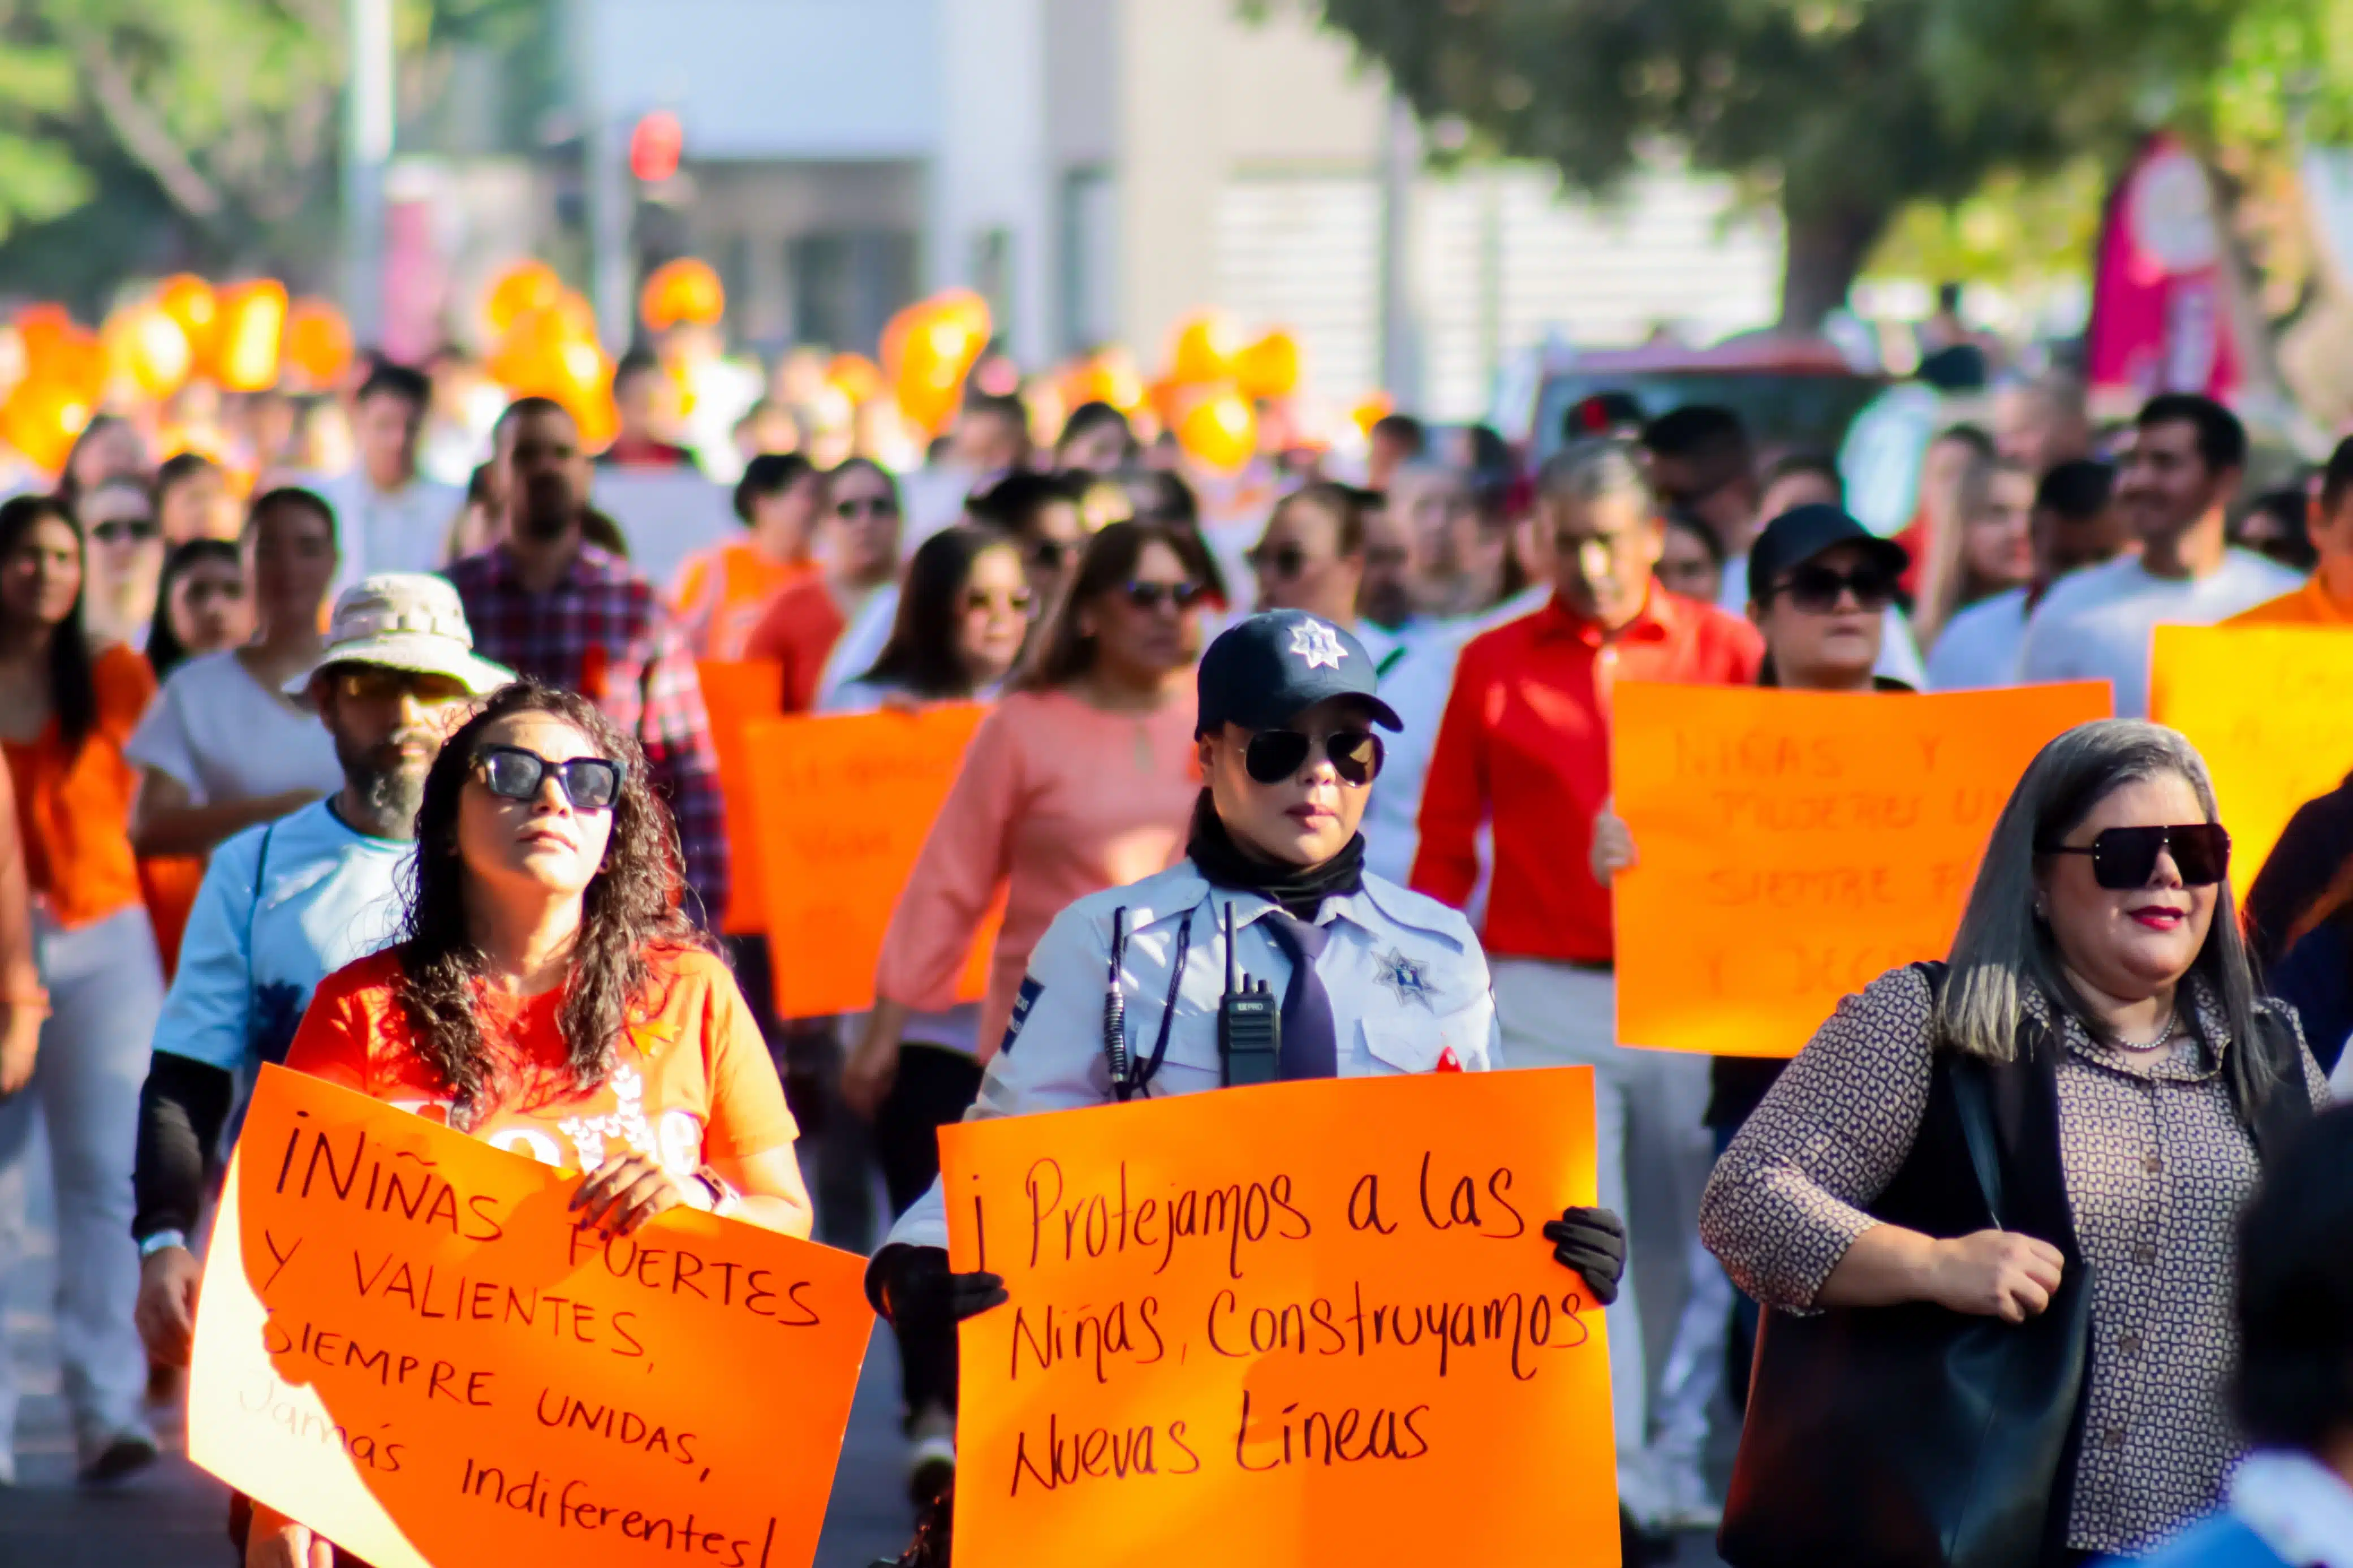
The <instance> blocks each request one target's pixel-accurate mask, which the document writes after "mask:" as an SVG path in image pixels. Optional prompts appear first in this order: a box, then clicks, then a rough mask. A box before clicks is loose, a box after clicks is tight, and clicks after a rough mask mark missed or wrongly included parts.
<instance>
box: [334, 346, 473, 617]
mask: <svg viewBox="0 0 2353 1568" xmlns="http://www.w3.org/2000/svg"><path fill="white" fill-rule="evenodd" d="M432 397H433V385H432V383H430V382H428V381H427V380H426V378H425V375H424V373H423V372H421V371H416V370H412V369H410V368H409V367H408V366H406V365H405V364H394V363H389V362H385V363H379V364H378V365H377V366H376V367H375V369H374V370H373V371H370V372H369V373H368V378H367V380H366V381H364V383H362V384H361V385H360V392H359V396H358V398H357V399H356V400H354V403H353V415H352V436H353V441H354V443H355V444H356V445H357V447H358V448H359V461H357V462H356V463H353V465H352V467H351V468H349V469H348V470H347V471H345V472H343V473H341V474H338V475H336V476H334V477H333V478H332V479H322V480H320V481H318V482H317V484H316V485H315V487H314V488H316V489H317V490H318V491H319V493H320V494H321V495H322V496H323V497H325V498H326V500H327V504H328V505H330V506H332V507H333V508H334V509H335V516H336V518H337V519H338V520H339V521H341V523H342V525H343V569H342V570H341V571H340V572H339V573H338V574H336V577H335V586H336V588H337V589H338V590H339V591H340V590H341V589H343V588H347V587H350V586H351V585H352V584H354V583H357V582H358V581H359V580H360V579H361V578H363V577H365V576H368V575H370V574H375V573H379V572H438V571H439V570H440V569H441V566H442V563H443V559H444V555H445V552H446V550H447V546H448V538H449V524H450V522H451V521H452V520H453V519H455V518H456V517H457V515H458V513H459V510H462V509H463V508H464V506H465V504H466V495H465V492H464V491H463V490H460V489H458V488H457V487H456V486H455V485H445V484H442V483H440V482H438V480H434V479H426V478H425V477H423V476H422V475H421V474H420V473H418V471H417V445H418V437H419V436H420V434H421V433H422V431H423V430H424V427H425V411H426V408H427V405H429V404H430V403H431V401H432Z"/></svg>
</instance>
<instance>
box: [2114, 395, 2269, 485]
mask: <svg viewBox="0 0 2353 1568" xmlns="http://www.w3.org/2000/svg"><path fill="white" fill-rule="evenodd" d="M2175 424H2187V425H2194V426H2197V427H2198V458H2199V460H2200V462H2202V463H2204V464H2205V465H2206V471H2207V472H2208V473H2213V474H2219V473H2221V471H2222V470H2223V469H2225V468H2245V467H2246V466H2247V427H2246V426H2244V425H2242V424H2240V423H2239V416H2237V415H2235V414H2233V413H2232V412H2231V411H2230V410H2229V409H2227V408H2225V407H2223V406H2222V405H2221V404H2219V403H2217V402H2215V401H2214V400H2213V399H2212V398H2211V397H2207V396H2204V395H2200V394H2199V393H2195V392H2160V393H2158V395H2156V396H2155V397H2152V398H2150V399H2149V400H2148V401H2147V403H2144V404H2142V405H2141V406H2140V415H2139V416H2138V417H2137V418H2136V419H2134V421H2133V427H2134V428H2135V429H2137V430H2147V429H2148V428H2149V427H2150V426H2155V425H2175Z"/></svg>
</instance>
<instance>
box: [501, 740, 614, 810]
mask: <svg viewBox="0 0 2353 1568" xmlns="http://www.w3.org/2000/svg"><path fill="white" fill-rule="evenodd" d="M474 765H475V766H476V767H478V768H480V769H481V771H482V784H483V787H485V788H487V789H488V790H489V791H490V792H491V794H492V795H498V796H500V797H501V798H502V799H506V800H536V799H537V798H538V797H539V786H540V784H541V783H542V782H543V780H545V779H546V778H547V776H548V775H549V774H550V773H553V774H554V775H555V783H556V785H557V787H558V788H560V789H562V790H563V791H564V798H565V799H566V800H568V801H570V802H571V803H572V806H573V809H574V810H575V811H606V810H609V809H611V807H612V805H613V803H614V802H615V801H617V800H618V799H619V798H620V797H621V764H620V763H615V762H608V761H607V760H606V759H605V758H603V757H575V758H573V759H572V760H571V761H570V762H568V763H551V762H549V761H548V760H547V759H546V758H545V757H543V756H541V755H540V754H539V753H538V752H527V751H525V750H523V749H522V747H521V746H485V747H483V748H482V749H481V751H480V752H477V753H475V756H474Z"/></svg>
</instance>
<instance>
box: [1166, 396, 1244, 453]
mask: <svg viewBox="0 0 2353 1568" xmlns="http://www.w3.org/2000/svg"><path fill="white" fill-rule="evenodd" d="M1176 444H1177V445H1178V446H1179V447H1183V448H1184V449H1185V452H1186V454H1187V456H1189V457H1190V458H1193V459H1194V460H1195V461H1196V462H1199V463H1205V464H1207V465H1208V466H1209V467H1210V468H1217V469H1220V470H1222V471H1223V472H1226V473H1235V472H1238V471H1240V469H1241V468H1243V467H1245V466H1246V465H1247V464H1248V463H1249V462H1250V458H1252V457H1253V456H1254V455H1255V454H1256V453H1257V451H1258V410H1257V409H1255V408H1253V407H1251V406H1250V399H1249V398H1247V397H1244V396H1243V395H1241V394H1240V393H1239V392H1237V391H1234V390H1233V389H1232V388H1230V387H1229V388H1225V389H1222V390H1219V391H1218V392H1214V393H1212V394H1210V395H1208V396H1207V397H1204V398H1201V399H1199V400H1198V402H1196V403H1195V404H1194V405H1193V406H1192V407H1190V408H1188V409H1187V410H1186V411H1185V414H1184V416H1183V417H1182V418H1180V419H1178V420H1177V421H1176Z"/></svg>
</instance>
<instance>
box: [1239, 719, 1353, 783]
mask: <svg viewBox="0 0 2353 1568" xmlns="http://www.w3.org/2000/svg"><path fill="white" fill-rule="evenodd" d="M1314 749H1315V742H1314V741H1313V740H1311V739H1309V738H1308V737H1307V736H1305V735H1303V734H1301V733H1300V732H1299V731H1296V730H1261V731H1259V732H1258V733H1257V734H1255V735H1252V736H1251V737H1250V743H1249V744H1248V745H1246V746H1244V747H1243V748H1242V766H1243V767H1245V768H1247V769H1249V770H1250V777H1252V778H1254V779H1256V780H1257V781H1258V782H1259V783H1261V784H1281V783H1282V781H1283V780H1285V779H1287V778H1295V777H1297V776H1298V773H1299V769H1300V767H1301V765H1302V764H1303V763H1305V762H1306V761H1307V756H1308V753H1309V752H1312V751H1314ZM1324 755H1325V756H1327V757H1329V758H1331V759H1332V771H1333V772H1334V773H1338V774H1339V775H1340V782H1341V783H1342V784H1354V785H1356V787H1357V788H1359V789H1362V788H1363V787H1364V786H1365V785H1366V784H1370V783H1372V782H1373V780H1374V779H1375V778H1377V777H1378V776H1379V774H1380V771H1381V763H1382V761H1383V759H1384V758H1386V757H1387V756H1388V752H1387V751H1386V750H1385V749H1384V748H1383V747H1382V745H1381V738H1380V737H1379V736H1378V735H1376V734H1374V733H1373V732H1372V731H1370V730H1335V731H1332V733H1330V734H1329V735H1326V736H1324Z"/></svg>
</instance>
